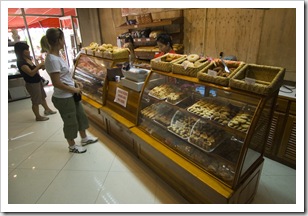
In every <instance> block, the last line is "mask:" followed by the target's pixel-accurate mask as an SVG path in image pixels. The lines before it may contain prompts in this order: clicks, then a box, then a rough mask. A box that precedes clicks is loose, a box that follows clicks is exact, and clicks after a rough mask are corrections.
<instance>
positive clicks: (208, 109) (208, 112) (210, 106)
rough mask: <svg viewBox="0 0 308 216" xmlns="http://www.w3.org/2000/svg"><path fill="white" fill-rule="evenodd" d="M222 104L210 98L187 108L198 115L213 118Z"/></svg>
mask: <svg viewBox="0 0 308 216" xmlns="http://www.w3.org/2000/svg"><path fill="white" fill-rule="evenodd" d="M220 107H221V104H220V103H219V102H217V101H215V100H212V99H211V98H209V99H206V100H205V99H201V100H199V101H197V102H196V103H194V104H193V105H191V106H190V107H188V108H187V111H188V112H190V113H193V114H195V115H198V116H200V117H202V118H205V119H212V117H213V114H214V113H215V112H216V111H217V110H219V109H220Z"/></svg>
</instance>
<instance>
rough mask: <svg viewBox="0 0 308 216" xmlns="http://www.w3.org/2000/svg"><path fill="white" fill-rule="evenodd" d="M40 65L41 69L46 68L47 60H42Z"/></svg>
mask: <svg viewBox="0 0 308 216" xmlns="http://www.w3.org/2000/svg"><path fill="white" fill-rule="evenodd" d="M38 66H39V68H40V69H42V70H45V62H44V61H42V62H41V63H40V64H39V65H38Z"/></svg>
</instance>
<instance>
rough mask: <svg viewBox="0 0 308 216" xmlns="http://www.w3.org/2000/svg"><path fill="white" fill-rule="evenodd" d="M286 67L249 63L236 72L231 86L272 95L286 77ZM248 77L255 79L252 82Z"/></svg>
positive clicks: (230, 83) (231, 80)
mask: <svg viewBox="0 0 308 216" xmlns="http://www.w3.org/2000/svg"><path fill="white" fill-rule="evenodd" d="M284 75H285V68H281V67H273V66H265V65H256V64H247V65H245V66H243V67H242V68H241V69H240V70H239V71H238V73H236V74H235V75H234V76H233V77H232V78H231V79H230V82H229V86H230V87H231V88H235V89H241V90H245V91H249V92H253V93H257V94H261V95H270V94H271V93H273V92H275V91H276V90H278V89H279V88H280V87H281V85H282V83H283V79H284ZM246 78H250V79H253V81H255V82H252V83H249V82H247V81H246Z"/></svg>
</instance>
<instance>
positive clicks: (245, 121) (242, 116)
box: [228, 110, 253, 133]
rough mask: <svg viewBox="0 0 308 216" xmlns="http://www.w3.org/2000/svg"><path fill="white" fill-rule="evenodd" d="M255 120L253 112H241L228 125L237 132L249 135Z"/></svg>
mask: <svg viewBox="0 0 308 216" xmlns="http://www.w3.org/2000/svg"><path fill="white" fill-rule="evenodd" d="M252 118H253V114H252V112H249V111H245V110H241V111H240V112H239V113H237V114H236V116H234V117H233V118H232V119H231V120H230V121H229V123H228V126H229V127H231V128H234V129H236V130H239V131H242V132H244V133H247V131H248V129H249V127H250V124H251V120H252Z"/></svg>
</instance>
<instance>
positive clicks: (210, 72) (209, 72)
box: [207, 69, 217, 77]
mask: <svg viewBox="0 0 308 216" xmlns="http://www.w3.org/2000/svg"><path fill="white" fill-rule="evenodd" d="M207 74H208V75H209V76H212V77H216V76H217V72H216V71H214V70H211V69H208V70H207Z"/></svg>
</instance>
